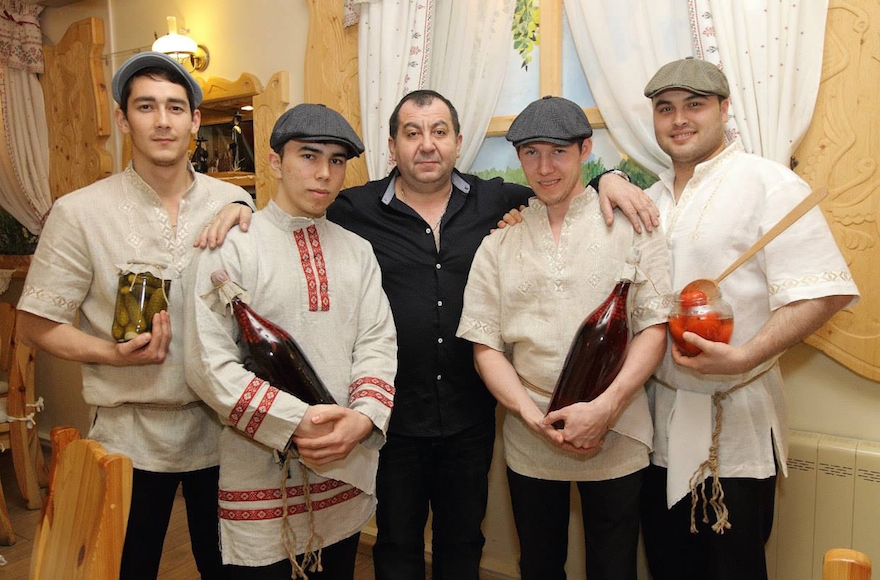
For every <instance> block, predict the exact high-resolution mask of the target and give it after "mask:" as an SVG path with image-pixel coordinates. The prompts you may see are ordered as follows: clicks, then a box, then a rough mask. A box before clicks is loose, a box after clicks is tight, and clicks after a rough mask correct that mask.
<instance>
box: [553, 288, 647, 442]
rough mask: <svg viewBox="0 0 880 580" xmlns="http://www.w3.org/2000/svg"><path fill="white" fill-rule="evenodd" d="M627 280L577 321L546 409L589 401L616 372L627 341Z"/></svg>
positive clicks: (558, 426)
mask: <svg viewBox="0 0 880 580" xmlns="http://www.w3.org/2000/svg"><path fill="white" fill-rule="evenodd" d="M631 284H632V282H630V281H629V280H621V281H619V282H618V283H617V285H616V286H615V287H614V290H612V291H611V294H610V295H609V296H608V298H606V299H605V301H604V302H603V303H602V304H601V305H599V307H598V308H596V309H595V310H594V311H593V312H591V313H590V314H589V315H588V316H587V317H586V318H585V319H584V321H583V322H582V323H581V326H580V328H579V329H578V331H577V333H576V334H575V335H574V339H573V340H572V342H571V346H570V347H569V349H568V356H566V357H565V364H564V365H563V366H562V372H561V373H560V374H559V380H557V381H556V388H555V389H554V390H553V397H552V398H551V399H550V407H549V408H548V410H547V412H548V413H549V412H550V411H556V410H558V409H562V408H563V407H567V406H568V405H571V404H573V403H578V402H582V401H592V400H593V399H595V398H596V397H598V396H599V395H601V394H602V393H604V392H605V389H607V388H608V385H610V384H611V382H612V381H613V380H614V378H615V377H616V376H617V373H619V372H620V368H621V367H622V366H623V361H624V359H625V358H626V347H627V342H628V341H629V324H628V323H627V318H626V299H627V296H628V294H629V287H630V285H631ZM553 426H554V427H556V428H557V429H561V428H562V427H563V424H562V422H561V421H559V422H556V423H554V424H553Z"/></svg>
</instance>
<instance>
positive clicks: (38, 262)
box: [18, 52, 251, 580]
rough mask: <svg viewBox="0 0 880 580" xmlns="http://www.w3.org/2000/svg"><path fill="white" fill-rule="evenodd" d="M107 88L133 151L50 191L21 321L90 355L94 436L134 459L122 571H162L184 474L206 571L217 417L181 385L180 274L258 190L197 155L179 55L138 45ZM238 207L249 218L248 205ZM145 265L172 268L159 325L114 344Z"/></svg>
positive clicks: (29, 334)
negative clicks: (207, 235)
mask: <svg viewBox="0 0 880 580" xmlns="http://www.w3.org/2000/svg"><path fill="white" fill-rule="evenodd" d="M112 88H113V98H114V99H115V100H116V102H117V103H118V104H119V109H118V110H117V111H116V123H117V126H118V127H119V130H120V131H122V133H124V134H126V135H129V136H130V137H131V143H132V161H131V164H130V165H129V166H128V167H127V168H126V169H125V171H123V172H122V173H119V174H116V175H113V176H111V177H108V178H107V179H103V180H101V181H99V182H97V183H94V184H92V185H90V186H88V187H85V188H83V189H81V190H79V191H75V192H73V193H70V194H67V195H65V196H63V197H61V198H60V199H58V201H56V202H55V205H54V206H53V207H52V212H51V214H50V215H49V219H48V220H47V221H46V227H45V228H44V229H43V233H42V235H41V236H40V244H39V246H38V247H37V252H36V254H35V255H34V260H33V263H32V264H31V268H30V271H29V273H28V278H27V280H26V282H25V287H24V291H23V294H22V297H21V301H20V302H19V304H18V308H19V310H20V311H21V312H20V314H19V320H18V329H19V330H18V332H19V336H20V337H21V338H22V340H24V341H25V342H26V343H27V344H30V345H33V346H36V347H38V348H40V349H41V350H44V351H46V352H49V353H51V354H53V355H55V356H58V357H60V358H64V359H68V360H74V361H79V362H82V363H88V364H84V365H83V367H82V370H83V397H84V399H85V400H86V402H87V403H89V404H90V405H92V407H93V409H94V419H93V423H92V428H91V430H90V431H89V434H88V436H89V438H91V439H96V440H97V441H99V442H100V443H101V444H102V445H103V446H104V447H105V448H106V449H107V450H108V451H109V452H116V453H124V454H125V455H128V456H129V457H131V459H132V463H133V464H134V480H133V484H132V502H131V513H130V515H129V518H128V530H127V533H126V541H125V545H124V548H123V554H122V573H121V578H123V579H125V580H131V579H142V578H143V579H154V578H156V576H157V574H158V569H159V560H160V558H161V555H162V544H163V540H164V538H165V531H166V529H167V527H168V520H169V518H170V516H171V508H172V504H173V501H174V496H175V492H176V490H177V488H178V486H179V485H181V484H182V486H183V494H184V497H185V499H186V508H187V520H188V523H189V529H190V538H191V539H192V550H193V555H194V556H195V559H196V564H197V566H198V568H199V572H200V574H201V577H202V578H204V579H216V578H226V576H225V572H224V571H223V569H222V564H221V560H220V553H219V549H218V536H217V526H218V521H217V477H218V467H217V464H218V453H217V438H218V436H219V433H220V424H219V423H218V422H217V419H216V417H215V414H214V412H213V411H212V410H211V409H209V408H208V407H207V406H206V405H204V404H203V403H202V402H201V401H199V399H198V397H197V396H196V394H195V393H193V391H191V390H190V389H189V387H187V384H186V382H185V380H184V372H183V349H182V345H183V340H182V339H181V338H172V334H173V335H176V336H182V333H181V331H182V324H183V292H182V289H181V286H180V277H181V275H182V273H183V272H184V271H185V270H186V269H187V268H188V267H189V264H190V260H191V258H192V254H193V251H194V250H193V242H194V241H195V239H196V236H197V235H198V234H199V233H200V232H201V231H202V229H203V226H204V225H205V223H206V222H208V221H209V219H211V217H212V216H213V215H214V213H215V212H217V211H218V210H219V209H220V208H221V207H224V206H226V205H228V204H229V203H230V202H233V201H239V202H242V203H245V202H248V203H249V202H250V196H248V194H247V192H245V191H244V190H243V189H241V188H239V187H235V186H232V185H229V184H226V183H223V182H222V181H218V180H216V179H213V178H211V177H208V176H205V175H201V174H198V173H195V172H194V171H193V169H192V166H191V165H190V164H189V161H188V159H189V154H188V152H187V147H188V146H189V143H190V139H191V138H192V136H193V135H194V134H195V133H196V132H197V131H198V129H199V122H200V119H201V117H200V113H199V111H198V109H196V107H198V105H199V103H200V102H201V100H202V91H201V89H200V88H199V85H198V84H197V83H196V81H195V79H193V77H192V76H190V74H189V73H188V72H187V71H186V70H185V69H184V68H183V67H182V66H180V64H179V63H178V62H176V61H175V60H174V59H172V58H170V57H168V56H166V55H164V54H161V53H154V52H144V53H139V54H137V55H135V56H133V57H132V58H130V59H129V60H128V61H126V62H125V64H123V65H122V66H121V67H120V68H119V70H118V71H117V72H116V74H115V75H114V76H113V85H112ZM236 207H237V206H236ZM239 209H241V210H242V215H241V216H240V217H241V219H245V220H248V219H249V216H250V213H251V210H250V209H247V208H244V207H240V208H239ZM230 211H231V212H232V213H238V212H237V210H230ZM244 214H246V215H244ZM243 227H244V226H243ZM145 266H146V267H149V268H158V269H160V270H161V273H162V278H165V279H168V280H171V285H170V290H169V293H168V297H169V306H168V311H167V312H166V311H162V312H160V313H158V314H156V315H155V316H154V317H153V321H152V322H153V326H152V332H150V333H145V334H141V335H140V336H138V337H137V338H134V339H132V340H130V341H128V342H122V343H117V342H116V340H115V339H114V338H113V336H112V335H111V325H112V323H113V315H114V309H115V304H116V292H117V283H118V275H119V270H118V269H119V268H120V267H133V268H138V267H140V268H143V267H145ZM77 315H79V319H80V324H79V328H77V327H76V326H74V324H75V321H76V317H77ZM172 331H173V332H172Z"/></svg>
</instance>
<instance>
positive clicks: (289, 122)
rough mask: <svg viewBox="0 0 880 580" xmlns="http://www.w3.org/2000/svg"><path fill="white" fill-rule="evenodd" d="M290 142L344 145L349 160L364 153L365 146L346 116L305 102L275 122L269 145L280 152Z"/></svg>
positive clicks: (328, 108) (286, 112) (324, 106)
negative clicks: (292, 140)
mask: <svg viewBox="0 0 880 580" xmlns="http://www.w3.org/2000/svg"><path fill="white" fill-rule="evenodd" d="M291 139H296V140H297V141H315V142H320V143H323V142H325V141H327V142H331V143H339V144H340V145H345V147H346V149H348V158H349V159H351V158H352V157H357V156H358V155H360V154H361V153H363V152H364V144H363V143H361V140H360V138H359V137H358V136H357V133H355V132H354V129H352V128H351V125H349V124H348V121H346V120H345V117H343V116H342V115H340V114H339V113H337V112H336V111H334V110H333V109H331V108H330V107H328V106H326V105H317V104H312V103H302V104H300V105H297V106H295V107H294V108H292V109H288V110H287V111H285V112H284V114H283V115H281V116H280V117H279V118H278V121H276V122H275V127H274V128H273V129H272V136H271V137H270V138H269V146H270V147H271V148H272V149H273V150H274V151H278V150H279V149H280V148H281V147H284V144H285V143H287V142H288V141H290V140H291Z"/></svg>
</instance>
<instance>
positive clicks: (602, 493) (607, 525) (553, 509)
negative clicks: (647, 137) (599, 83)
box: [458, 97, 669, 580]
mask: <svg viewBox="0 0 880 580" xmlns="http://www.w3.org/2000/svg"><path fill="white" fill-rule="evenodd" d="M591 135H592V129H591V127H590V125H589V122H588V121H587V118H586V115H584V112H583V110H582V109H581V108H580V107H578V106H577V105H576V104H575V103H573V102H571V101H569V100H566V99H562V98H559V97H545V98H543V99H540V100H538V101H535V102H534V103H532V104H530V105H529V106H528V107H526V109H525V110H524V111H523V112H522V113H521V114H520V115H519V116H518V117H517V118H516V120H514V122H513V124H512V125H511V127H510V131H509V132H508V134H507V139H508V140H509V141H512V142H513V145H514V146H515V147H516V150H517V155H518V157H519V159H520V162H521V163H522V166H523V170H524V172H525V175H526V178H527V179H528V182H529V185H530V186H531V187H532V189H533V190H534V192H535V194H536V195H537V199H535V198H532V199H531V200H530V203H529V207H528V208H527V209H526V210H524V211H523V212H522V218H523V222H522V223H521V224H518V225H516V226H513V227H509V228H506V229H504V230H500V231H497V232H495V233H494V234H492V235H490V236H489V237H487V238H486V239H485V240H484V241H483V243H482V245H481V246H480V249H479V250H478V251H477V254H476V257H475V258H474V262H473V265H472V267H471V271H470V276H469V278H468V283H467V288H466V290H465V297H464V300H465V302H464V309H463V312H462V318H461V323H460V325H459V329H458V335H459V336H461V337H463V338H466V339H468V340H470V341H472V342H474V343H475V344H474V359H475V363H476V366H477V369H478V371H479V373H480V376H481V377H482V378H483V380H484V381H485V382H486V386H487V387H488V388H489V390H490V391H491V392H492V394H493V395H495V397H496V398H497V399H498V400H499V401H500V402H501V403H502V404H503V405H504V406H505V408H506V409H507V411H508V412H507V415H506V417H505V419H504V449H505V456H506V459H507V465H508V471H507V474H508V483H509V487H510V495H511V501H512V504H513V513H514V519H515V522H516V528H517V533H518V535H519V539H520V551H521V557H520V571H521V574H522V578H523V579H524V580H532V579H534V580H538V579H540V580H547V579H551V580H555V579H561V578H565V571H564V566H565V561H566V551H567V547H568V517H569V511H570V506H569V488H570V485H571V482H576V483H577V487H578V490H579V492H580V494H581V498H582V502H583V519H584V534H585V537H586V556H587V558H586V560H587V562H586V565H587V576H588V577H589V578H590V580H611V579H620V580H635V578H636V546H637V543H638V535H639V512H638V496H639V489H640V486H641V478H642V471H643V470H644V468H645V467H646V466H647V465H648V453H649V452H650V445H651V437H652V429H651V418H650V413H649V410H648V404H647V397H646V395H645V392H644V389H643V388H642V385H643V383H644V381H645V380H646V379H647V378H648V377H649V376H650V375H651V373H652V372H653V370H654V368H655V367H656V365H657V364H658V363H659V362H660V359H661V358H662V355H663V349H664V346H665V340H666V327H665V321H666V314H667V310H668V305H666V303H665V298H664V295H665V294H666V293H668V291H669V285H668V278H669V270H668V268H669V265H668V254H667V251H666V247H665V244H664V243H663V239H662V237H660V235H659V233H644V234H642V235H638V234H636V233H635V232H634V231H633V229H632V228H631V227H629V225H628V224H626V223H625V222H622V221H618V223H615V224H614V225H613V226H612V227H611V228H608V227H606V226H605V224H604V222H603V220H602V216H601V213H600V212H599V210H598V204H599V200H598V197H597V196H596V195H595V193H594V191H593V190H592V189H591V188H585V186H584V184H583V181H582V177H581V164H582V163H583V162H584V161H585V160H586V159H587V158H588V157H589V154H590V150H591V148H592V142H591V141H590V139H589V137H590V136H591ZM621 277H626V278H629V279H631V280H633V281H634V282H635V283H636V284H635V286H634V287H633V289H632V291H631V293H630V299H631V301H630V304H629V307H628V309H627V312H628V320H629V325H630V329H631V331H632V333H633V334H634V336H633V338H632V341H631V343H630V345H629V348H628V351H627V356H626V360H625V363H624V366H623V368H622V369H621V371H620V373H619V374H618V375H617V377H616V378H615V379H614V381H613V382H612V383H611V385H610V386H609V388H608V390H607V391H605V393H603V394H602V395H600V396H599V397H598V398H597V399H595V400H594V401H592V402H589V403H576V404H573V405H570V406H568V407H564V408H562V409H560V410H558V411H554V412H552V413H550V414H548V415H546V416H545V413H546V411H547V407H548V404H549V401H550V396H551V394H552V391H553V388H554V385H555V384H556V380H557V378H558V376H559V373H560V372H561V370H562V366H563V363H564V361H565V356H566V353H567V351H568V348H569V345H570V343H571V340H572V338H573V337H574V335H575V333H576V331H577V329H578V326H579V325H580V322H581V321H582V320H583V319H584V318H585V317H586V316H587V315H588V314H589V313H590V312H591V311H592V310H594V309H595V308H596V307H597V306H598V305H599V304H600V303H602V302H603V301H604V300H605V298H606V297H607V296H608V294H609V293H610V292H611V290H612V289H613V288H614V286H615V284H616V282H617V281H618V279H620V278H621ZM505 353H509V355H510V356H509V358H508V357H507V356H506V355H505ZM557 421H561V422H563V423H564V428H563V429H561V430H556V429H555V428H554V427H553V423H555V422H557Z"/></svg>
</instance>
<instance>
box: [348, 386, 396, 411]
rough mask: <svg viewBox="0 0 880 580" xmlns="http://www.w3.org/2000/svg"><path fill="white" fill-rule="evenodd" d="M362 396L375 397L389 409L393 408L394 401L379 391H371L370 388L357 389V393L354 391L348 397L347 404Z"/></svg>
mask: <svg viewBox="0 0 880 580" xmlns="http://www.w3.org/2000/svg"><path fill="white" fill-rule="evenodd" d="M364 397H370V398H373V399H376V400H377V401H379V402H380V403H382V404H383V405H385V406H386V407H388V408H389V409H393V408H394V401H392V400H391V399H389V398H388V397H386V396H385V395H383V394H382V393H379V392H377V391H371V390H363V391H358V392H357V393H355V394H354V395H352V396H351V397H350V398H349V404H351V403H354V402H355V401H357V400H358V399H363V398H364Z"/></svg>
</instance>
